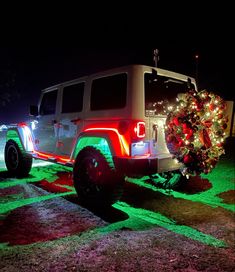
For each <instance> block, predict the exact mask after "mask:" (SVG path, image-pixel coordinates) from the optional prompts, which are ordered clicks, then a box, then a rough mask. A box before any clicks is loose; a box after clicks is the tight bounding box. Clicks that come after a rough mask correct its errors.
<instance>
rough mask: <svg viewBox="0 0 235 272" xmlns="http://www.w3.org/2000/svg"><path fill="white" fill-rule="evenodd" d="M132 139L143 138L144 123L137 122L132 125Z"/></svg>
mask: <svg viewBox="0 0 235 272" xmlns="http://www.w3.org/2000/svg"><path fill="white" fill-rule="evenodd" d="M133 136H134V137H133V138H135V139H143V138H144V137H145V122H143V121H137V122H135V123H134V125H133Z"/></svg>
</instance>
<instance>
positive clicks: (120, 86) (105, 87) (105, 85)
mask: <svg viewBox="0 0 235 272" xmlns="http://www.w3.org/2000/svg"><path fill="white" fill-rule="evenodd" d="M126 92H127V74H119V75H114V76H108V77H103V78H99V79H95V80H94V81H93V82H92V87H91V110H106V109H120V108H124V107H125V105H126Z"/></svg>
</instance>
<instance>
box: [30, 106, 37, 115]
mask: <svg viewBox="0 0 235 272" xmlns="http://www.w3.org/2000/svg"><path fill="white" fill-rule="evenodd" d="M29 115H30V116H38V106H34V105H30V108H29Z"/></svg>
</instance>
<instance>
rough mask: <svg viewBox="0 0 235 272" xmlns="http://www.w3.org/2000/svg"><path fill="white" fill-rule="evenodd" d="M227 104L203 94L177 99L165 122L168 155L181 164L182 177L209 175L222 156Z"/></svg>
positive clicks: (195, 93) (192, 91)
mask: <svg viewBox="0 0 235 272" xmlns="http://www.w3.org/2000/svg"><path fill="white" fill-rule="evenodd" d="M225 108H226V103H225V101H223V99H222V98H221V97H219V96H218V95H215V94H213V93H211V92H208V91H206V90H202V91H200V92H196V91H195V90H190V91H188V92H187V93H185V94H182V95H181V96H180V98H178V99H177V102H176V105H175V107H174V109H173V110H172V111H171V112H170V113H169V114H168V117H167V120H166V134H165V135H166V143H167V147H168V149H169V151H170V152H171V153H172V154H174V156H175V157H176V158H177V159H178V161H180V162H182V163H183V165H184V168H183V169H182V172H183V174H185V175H190V174H200V173H206V174H207V173H209V172H210V171H211V170H212V169H213V168H214V167H215V165H216V163H217V162H218V159H219V157H220V156H221V155H222V154H224V148H223V144H224V137H225V129H226V128H227V122H228V118H227V117H226V116H225V114H224V110H225Z"/></svg>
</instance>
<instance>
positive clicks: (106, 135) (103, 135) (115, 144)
mask: <svg viewBox="0 0 235 272" xmlns="http://www.w3.org/2000/svg"><path fill="white" fill-rule="evenodd" d="M120 136H121V135H120V134H119V133H118V132H116V130H111V129H110V130H109V129H106V130H99V129H97V130H93V129H92V130H88V131H85V132H82V133H81V134H80V135H79V136H78V137H77V139H76V143H75V145H74V149H73V152H72V158H73V159H75V158H76V156H77V154H78V153H79V152H80V150H81V149H82V148H83V147H86V145H85V146H82V148H79V144H80V143H81V141H82V140H83V139H84V138H100V139H104V140H105V141H106V142H107V144H108V147H109V150H110V152H111V154H112V156H113V157H115V156H119V157H120V156H121V157H122V156H126V155H127V154H126V153H127V150H126V149H127V147H126V148H125V147H124V146H123V145H124V143H123V139H122V138H121V137H120ZM94 141H95V140H94ZM91 142H92V141H91ZM87 146H88V145H87ZM128 152H129V150H128Z"/></svg>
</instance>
